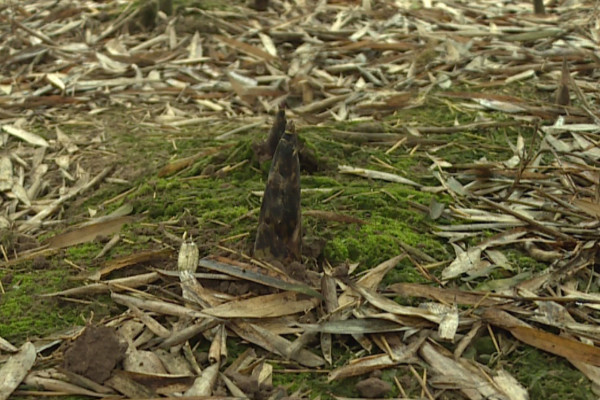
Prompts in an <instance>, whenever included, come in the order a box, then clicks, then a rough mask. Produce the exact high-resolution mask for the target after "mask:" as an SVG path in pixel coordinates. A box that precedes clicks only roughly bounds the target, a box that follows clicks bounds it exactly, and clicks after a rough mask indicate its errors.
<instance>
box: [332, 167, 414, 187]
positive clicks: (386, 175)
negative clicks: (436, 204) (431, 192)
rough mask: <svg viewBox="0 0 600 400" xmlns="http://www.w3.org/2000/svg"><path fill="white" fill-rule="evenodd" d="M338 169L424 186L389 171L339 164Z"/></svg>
mask: <svg viewBox="0 0 600 400" xmlns="http://www.w3.org/2000/svg"><path fill="white" fill-rule="evenodd" d="M338 169H339V171H340V172H341V173H342V174H352V175H358V176H362V177H364V178H370V179H381V180H384V181H389V182H397V183H402V184H403V185H410V186H415V187H417V188H421V187H422V185H421V184H419V183H417V182H413V181H411V180H410V179H406V178H403V177H401V176H399V175H395V174H390V173H389V172H381V171H375V170H372V169H364V168H355V167H351V166H349V165H338Z"/></svg>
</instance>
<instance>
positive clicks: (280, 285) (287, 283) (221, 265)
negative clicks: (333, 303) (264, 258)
mask: <svg viewBox="0 0 600 400" xmlns="http://www.w3.org/2000/svg"><path fill="white" fill-rule="evenodd" d="M236 264H240V263H238V262H234V261H232V260H228V259H224V258H218V259H217V258H212V257H211V258H209V257H205V258H202V259H200V262H199V265H200V266H201V267H204V268H208V269H210V270H213V271H218V272H222V273H224V274H227V275H231V276H234V277H236V278H239V279H243V280H248V281H251V282H255V283H260V284H262V285H265V286H269V287H274V288H277V289H283V290H290V291H294V292H298V293H303V294H306V295H308V296H313V297H316V298H319V299H321V298H322V296H321V294H320V293H319V292H317V291H316V290H314V289H313V288H311V287H310V286H307V285H305V284H303V283H300V282H297V281H294V280H292V279H290V278H285V280H283V279H282V278H283V277H282V276H279V277H272V276H269V275H265V274H263V273H261V272H257V271H254V270H253V268H252V266H251V265H248V264H243V265H236Z"/></svg>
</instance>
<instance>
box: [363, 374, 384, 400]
mask: <svg viewBox="0 0 600 400" xmlns="http://www.w3.org/2000/svg"><path fill="white" fill-rule="evenodd" d="M356 390H358V393H359V394H360V395H361V396H362V397H366V398H368V399H374V398H377V397H385V395H386V394H387V393H388V392H389V391H390V390H392V385H390V384H389V383H387V382H385V381H382V380H381V379H379V378H368V379H365V380H364V381H360V382H358V383H357V384H356Z"/></svg>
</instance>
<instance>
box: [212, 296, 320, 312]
mask: <svg viewBox="0 0 600 400" xmlns="http://www.w3.org/2000/svg"><path fill="white" fill-rule="evenodd" d="M318 302H319V299H317V298H315V297H311V298H302V296H299V295H298V294H297V293H295V292H282V293H275V294H268V295H265V296H257V297H252V298H249V299H245V300H240V301H232V302H229V303H225V304H222V305H220V306H216V307H212V308H205V309H204V310H203V312H204V313H205V314H208V315H212V316H213V317H218V318H272V317H282V316H284V315H291V314H296V313H299V312H304V311H308V310H310V309H312V308H314V307H315V306H316V305H317V304H318Z"/></svg>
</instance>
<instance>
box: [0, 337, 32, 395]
mask: <svg viewBox="0 0 600 400" xmlns="http://www.w3.org/2000/svg"><path fill="white" fill-rule="evenodd" d="M35 356H36V352H35V346H34V345H33V344H32V343H31V342H27V343H25V344H24V345H23V346H22V347H21V349H20V350H19V352H18V353H17V354H15V355H13V356H11V357H10V358H9V359H8V361H7V362H6V364H4V365H3V366H2V368H0V400H6V399H8V398H9V397H10V395H11V393H12V392H13V391H14V390H15V389H16V388H17V386H19V385H20V384H21V382H22V381H23V379H24V378H25V376H26V375H27V374H28V373H29V370H30V369H31V367H32V366H33V363H34V362H35Z"/></svg>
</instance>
